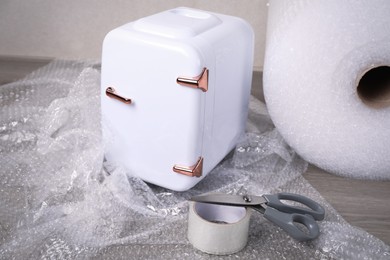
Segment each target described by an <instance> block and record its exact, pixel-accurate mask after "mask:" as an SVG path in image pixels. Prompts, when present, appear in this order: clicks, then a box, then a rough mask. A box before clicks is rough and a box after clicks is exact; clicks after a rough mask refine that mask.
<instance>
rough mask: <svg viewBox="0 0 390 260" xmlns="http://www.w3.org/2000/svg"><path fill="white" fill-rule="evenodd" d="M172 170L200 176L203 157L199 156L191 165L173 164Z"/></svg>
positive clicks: (191, 175)
mask: <svg viewBox="0 0 390 260" xmlns="http://www.w3.org/2000/svg"><path fill="white" fill-rule="evenodd" d="M173 171H174V172H176V173H180V174H184V175H187V176H190V177H200V176H202V171H203V158H202V157H199V159H198V161H197V162H196V163H195V165H193V166H181V165H177V164H175V166H173Z"/></svg>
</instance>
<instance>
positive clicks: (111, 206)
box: [0, 61, 390, 259]
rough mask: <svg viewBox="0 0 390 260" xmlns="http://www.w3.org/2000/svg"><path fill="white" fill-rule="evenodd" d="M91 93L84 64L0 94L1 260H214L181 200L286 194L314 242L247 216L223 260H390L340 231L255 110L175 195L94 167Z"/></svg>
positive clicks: (353, 231) (91, 77)
mask: <svg viewBox="0 0 390 260" xmlns="http://www.w3.org/2000/svg"><path fill="white" fill-rule="evenodd" d="M99 84H100V73H99V70H98V69H96V65H95V64H93V63H88V62H71V61H55V62H52V63H51V64H49V65H47V66H45V67H43V68H41V69H39V70H38V71H36V72H33V73H32V74H30V75H28V76H27V77H26V78H24V79H22V80H20V81H18V82H14V83H10V84H6V85H3V86H1V87H0V107H1V115H0V163H1V168H0V201H1V202H0V258H2V259H139V258H142V259H214V258H221V257H218V256H212V255H208V254H205V253H202V252H200V251H197V250H195V249H194V248H193V247H192V246H191V244H189V242H188V240H187V238H186V236H187V213H188V203H187V199H189V198H190V197H191V196H193V195H198V194H202V193H205V192H211V191H213V192H225V193H244V192H248V193H252V194H262V193H275V192H280V191H286V192H295V193H299V194H303V195H306V196H309V197H311V198H312V199H314V200H316V201H318V202H320V203H321V204H322V205H323V206H324V207H325V209H326V212H327V215H326V218H325V220H324V221H322V222H320V223H319V225H320V229H321V235H320V237H319V238H318V239H316V240H314V241H311V242H305V243H302V242H297V241H295V240H293V239H292V238H290V237H289V236H288V235H286V233H285V232H283V231H282V230H281V229H279V228H278V227H276V226H274V225H273V224H271V223H270V222H268V221H267V220H265V219H264V218H263V217H262V216H261V215H260V214H253V216H252V219H251V226H250V233H249V242H248V245H247V247H246V248H245V249H244V250H243V251H241V252H239V253H237V254H234V255H230V256H227V257H224V258H227V259H229V258H232V259H235V258H242V259H259V258H261V259H284V258H288V259H333V258H335V259H340V258H343V259H389V258H390V249H389V246H388V245H386V244H384V243H383V242H382V241H380V240H379V239H377V238H375V237H373V236H371V235H369V234H368V233H366V232H365V231H363V230H360V229H358V228H354V227H352V226H350V225H349V224H348V223H346V222H345V221H344V220H343V219H342V218H341V216H340V215H338V214H337V212H336V211H335V210H334V209H333V208H332V207H331V206H330V205H329V204H328V203H327V202H326V201H325V200H324V199H323V198H322V197H321V196H320V195H319V193H318V192H317V191H316V190H315V189H314V188H313V187H312V186H310V184H309V183H308V182H307V181H306V180H305V179H304V178H303V177H302V173H303V172H304V171H305V170H306V168H307V163H306V162H305V161H303V160H302V159H301V158H300V157H299V156H298V155H297V154H296V153H295V152H294V151H292V150H291V149H290V148H289V147H288V146H287V145H286V143H285V142H284V141H283V139H282V138H281V137H280V135H279V133H278V132H277V131H276V130H275V129H274V126H273V124H272V122H271V121H270V119H269V117H268V115H267V113H266V110H265V107H264V104H262V103H260V102H259V101H257V100H255V99H253V98H252V100H251V102H250V114H249V120H248V127H247V129H248V133H247V134H246V135H245V136H243V137H242V140H241V143H240V144H239V145H238V146H237V148H236V150H235V151H234V152H233V153H232V154H230V155H229V156H227V158H226V159H225V160H224V161H223V162H221V163H220V164H219V165H218V166H217V167H216V168H215V169H214V170H213V171H212V172H211V173H210V174H209V175H208V176H207V177H206V178H205V179H204V180H203V181H202V182H201V183H199V184H198V185H197V186H195V188H193V189H191V190H190V191H188V192H181V193H180V192H172V191H169V190H166V189H163V188H160V187H156V186H151V185H147V184H145V183H144V182H143V181H142V180H140V179H139V178H137V177H136V176H133V175H131V174H130V173H128V172H126V171H125V170H124V169H122V168H121V167H120V166H115V165H111V164H110V163H109V162H106V161H105V160H104V152H103V150H104V149H103V147H102V145H101V128H100V105H99V89H100V86H99ZM151 149H152V148H151ZM129 176H130V177H129Z"/></svg>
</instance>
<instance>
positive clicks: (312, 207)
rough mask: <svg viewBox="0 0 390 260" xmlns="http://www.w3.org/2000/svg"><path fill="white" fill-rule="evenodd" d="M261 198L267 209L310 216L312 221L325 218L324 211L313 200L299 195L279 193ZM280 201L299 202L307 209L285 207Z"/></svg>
mask: <svg viewBox="0 0 390 260" xmlns="http://www.w3.org/2000/svg"><path fill="white" fill-rule="evenodd" d="M263 197H264V198H265V199H266V200H267V201H268V202H267V206H268V207H272V208H274V209H277V210H278V211H282V212H285V213H296V214H303V215H311V216H312V217H313V218H314V220H323V219H324V217H325V209H324V208H323V207H322V206H321V205H320V204H318V203H317V202H315V201H314V200H311V199H309V198H308V197H305V196H302V195H299V194H294V193H287V192H281V193H277V194H272V195H263ZM281 200H290V201H295V202H299V203H301V204H303V205H305V206H307V207H308V208H303V207H299V206H290V205H286V204H284V203H283V202H281ZM303 224H304V223H303Z"/></svg>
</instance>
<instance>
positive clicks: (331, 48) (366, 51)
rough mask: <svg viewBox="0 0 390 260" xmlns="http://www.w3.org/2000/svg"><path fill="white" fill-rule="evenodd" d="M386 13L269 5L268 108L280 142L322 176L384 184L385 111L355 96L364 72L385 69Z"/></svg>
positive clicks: (387, 152)
mask: <svg viewBox="0 0 390 260" xmlns="http://www.w3.org/2000/svg"><path fill="white" fill-rule="evenodd" d="M389 13H390V2H389V1H387V0H374V1H372V0H363V1H338V0H330V1H321V0H313V1H307V0H295V1H284V0H271V1H270V7H269V16H268V27H267V44H266V46H267V47H266V58H265V64H264V92H265V99H266V102H267V107H268V109H269V112H270V115H271V117H272V120H273V121H274V123H275V125H276V128H277V129H278V131H279V132H280V133H281V135H282V136H283V137H284V138H285V140H286V141H287V143H288V144H290V146H291V147H293V148H294V149H295V150H296V151H297V152H298V153H299V154H300V155H301V156H302V157H303V158H304V159H306V160H307V161H309V162H311V163H313V164H315V165H317V166H319V167H321V168H323V169H325V170H328V171H331V172H334V173H336V174H339V175H343V176H348V177H355V178H366V179H390V171H389V169H390V131H389V128H390V105H389V106H385V107H382V108H379V109H378V108H373V107H371V106H368V105H367V104H366V103H364V102H363V101H362V100H361V99H360V98H359V95H358V91H357V85H358V82H359V80H360V78H361V77H362V75H364V73H365V72H366V71H368V70H370V69H372V68H374V67H378V66H390V33H389V29H388V28H389V26H390V15H389ZM388 69H389V70H390V67H388ZM389 80H390V74H388V75H387V85H388V84H389V83H388V82H389ZM372 87H374V85H373V86H372ZM387 90H388V91H390V89H389V88H388V89H387Z"/></svg>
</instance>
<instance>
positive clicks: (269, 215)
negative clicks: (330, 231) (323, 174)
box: [190, 192, 325, 241]
mask: <svg viewBox="0 0 390 260" xmlns="http://www.w3.org/2000/svg"><path fill="white" fill-rule="evenodd" d="M190 200H191V201H194V202H201V203H211V204H217V205H225V206H237V207H249V208H252V209H254V210H256V211H258V212H260V213H262V214H263V215H264V217H265V218H266V219H268V220H269V221H271V222H272V223H274V224H276V225H277V226H279V227H281V228H282V229H283V230H284V231H286V232H287V233H288V234H289V235H290V236H291V237H293V238H295V239H296V240H298V241H308V240H312V239H315V238H317V237H318V235H319V234H320V229H319V227H318V224H317V222H316V220H319V221H321V220H323V219H324V217H325V210H324V208H323V207H322V206H321V205H320V204H318V203H317V202H315V201H313V200H311V199H309V198H307V197H305V196H302V195H299V194H294V193H286V192H282V193H277V194H267V195H262V196H253V195H229V194H208V195H200V196H195V197H192V198H191V199H190ZM281 200H286V201H292V202H298V203H301V204H303V205H305V206H307V208H304V207H300V206H291V205H287V204H284V203H283V202H282V201H281ZM301 225H303V228H302V226H301ZM305 229H306V230H305Z"/></svg>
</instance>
